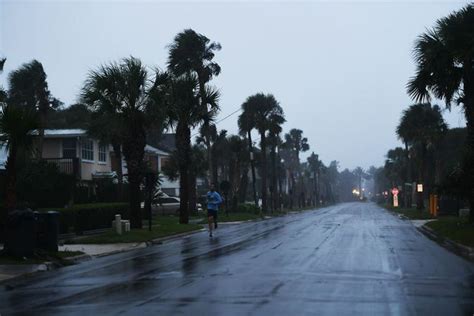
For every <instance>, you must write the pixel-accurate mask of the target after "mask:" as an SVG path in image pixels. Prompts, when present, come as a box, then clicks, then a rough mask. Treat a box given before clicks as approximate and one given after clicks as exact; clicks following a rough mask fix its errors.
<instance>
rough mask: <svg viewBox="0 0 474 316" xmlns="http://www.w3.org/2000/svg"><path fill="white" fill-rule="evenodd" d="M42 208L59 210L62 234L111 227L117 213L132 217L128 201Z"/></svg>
mask: <svg viewBox="0 0 474 316" xmlns="http://www.w3.org/2000/svg"><path fill="white" fill-rule="evenodd" d="M42 210H48V211H58V212H59V213H60V215H59V231H60V233H61V234H65V233H72V232H75V233H76V234H82V233H83V232H84V231H87V230H93V229H101V228H109V227H110V224H111V223H112V221H113V220H114V218H115V214H121V215H122V218H123V219H130V211H129V206H128V204H127V203H94V204H77V205H74V206H72V207H69V208H47V209H42Z"/></svg>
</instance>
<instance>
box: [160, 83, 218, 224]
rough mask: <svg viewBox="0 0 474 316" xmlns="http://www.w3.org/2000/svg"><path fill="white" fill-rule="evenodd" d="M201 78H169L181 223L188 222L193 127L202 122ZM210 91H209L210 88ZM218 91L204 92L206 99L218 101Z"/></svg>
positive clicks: (168, 104) (168, 102)
mask: <svg viewBox="0 0 474 316" xmlns="http://www.w3.org/2000/svg"><path fill="white" fill-rule="evenodd" d="M198 85H199V83H198V80H197V77H196V76H195V75H192V74H185V75H182V76H180V77H175V76H173V75H170V76H169V77H168V80H167V88H166V90H167V97H166V114H167V120H168V122H167V124H168V125H169V126H174V127H176V150H177V156H178V169H179V176H180V178H179V181H180V193H179V195H180V219H179V221H180V223H182V224H187V223H188V222H189V214H188V210H189V184H190V171H189V168H190V164H191V163H192V160H191V157H192V155H191V128H194V127H196V126H198V125H199V124H201V123H202V117H203V116H202V112H203V109H202V107H201V106H200V95H199V93H198V92H199V91H198ZM208 91H209V90H208ZM218 97H219V95H218V93H210V94H207V95H205V99H206V102H208V103H212V104H217V102H218Z"/></svg>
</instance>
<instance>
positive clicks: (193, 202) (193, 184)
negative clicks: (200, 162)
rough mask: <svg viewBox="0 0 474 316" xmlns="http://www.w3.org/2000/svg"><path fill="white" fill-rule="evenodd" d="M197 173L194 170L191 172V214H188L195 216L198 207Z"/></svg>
mask: <svg viewBox="0 0 474 316" xmlns="http://www.w3.org/2000/svg"><path fill="white" fill-rule="evenodd" d="M196 182H197V179H196V173H195V172H194V171H193V170H190V175H189V212H188V214H195V213H196V210H197V207H196V204H197V197H196Z"/></svg>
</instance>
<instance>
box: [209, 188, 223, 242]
mask: <svg viewBox="0 0 474 316" xmlns="http://www.w3.org/2000/svg"><path fill="white" fill-rule="evenodd" d="M221 203H222V197H221V195H220V194H219V193H217V191H216V187H215V185H214V183H211V188H210V191H209V192H207V220H208V222H209V237H212V223H214V229H216V228H217V211H218V210H219V205H220V204H221Z"/></svg>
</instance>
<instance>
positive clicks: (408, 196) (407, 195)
mask: <svg viewBox="0 0 474 316" xmlns="http://www.w3.org/2000/svg"><path fill="white" fill-rule="evenodd" d="M405 153H406V159H407V174H406V182H408V183H413V182H412V180H411V162H410V152H409V149H408V143H407V142H405ZM403 192H404V196H405V198H404V203H405V207H411V192H408V190H407V187H406V185H405V184H403Z"/></svg>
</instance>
